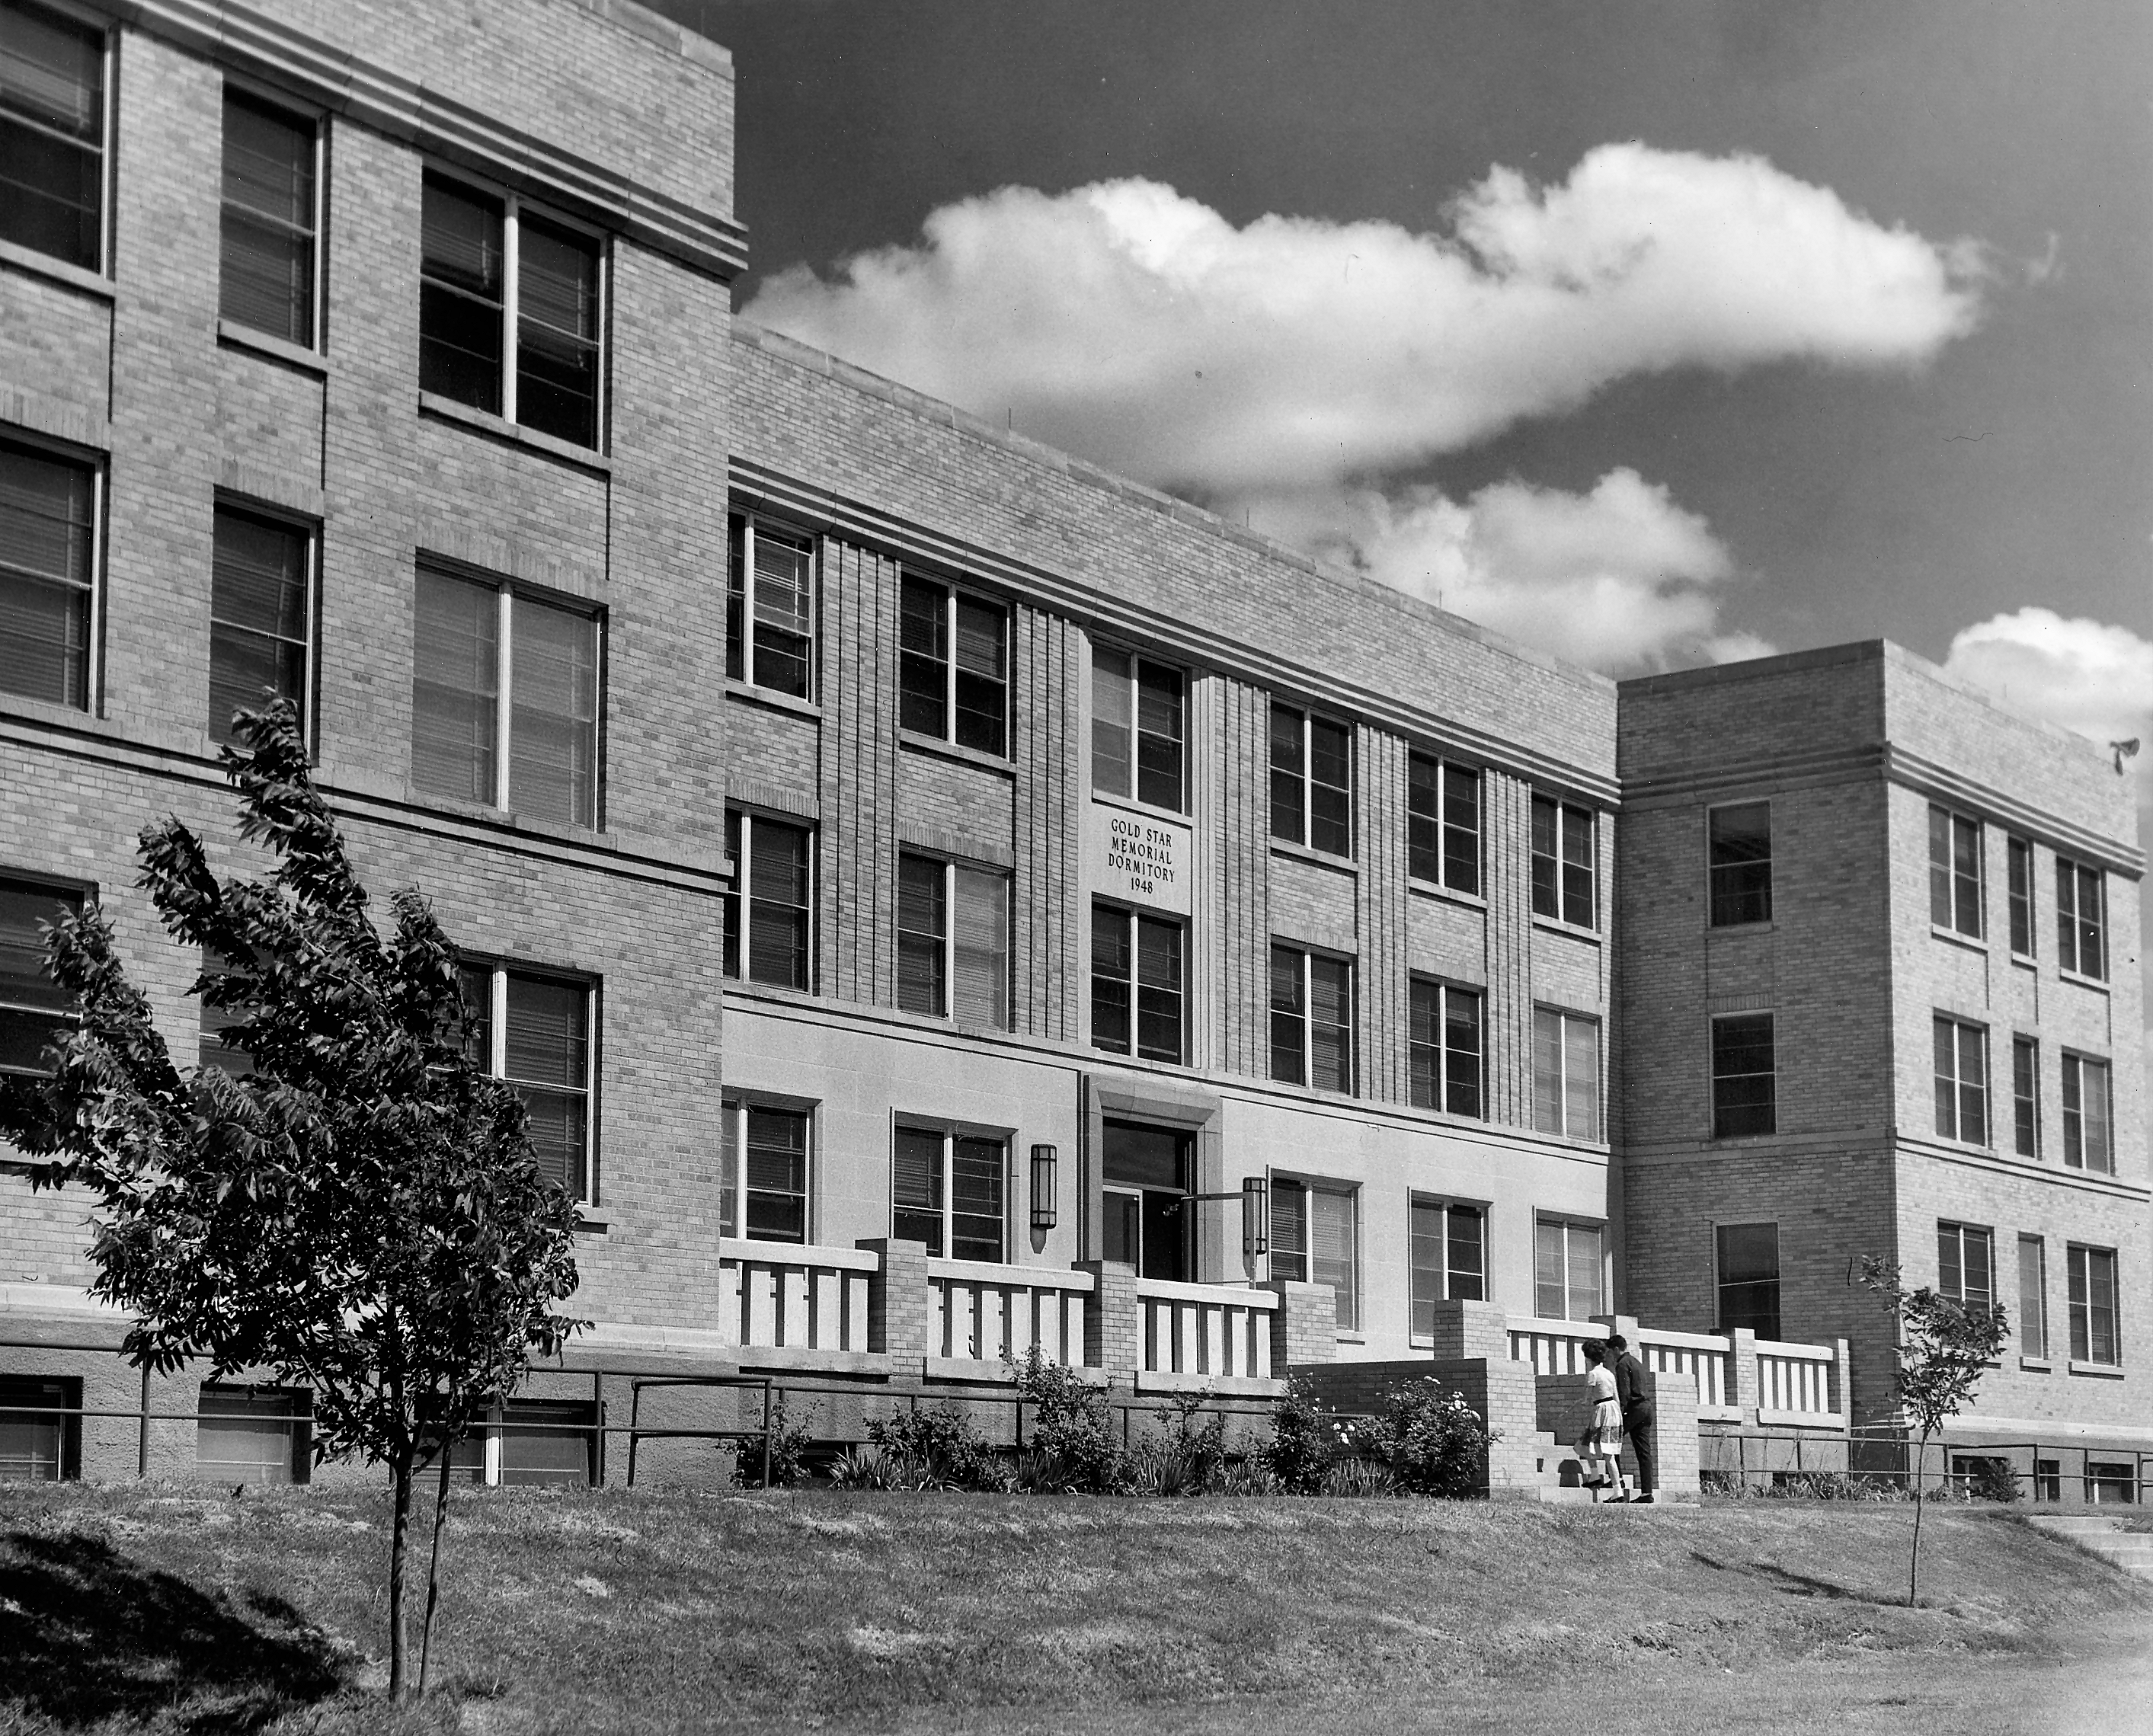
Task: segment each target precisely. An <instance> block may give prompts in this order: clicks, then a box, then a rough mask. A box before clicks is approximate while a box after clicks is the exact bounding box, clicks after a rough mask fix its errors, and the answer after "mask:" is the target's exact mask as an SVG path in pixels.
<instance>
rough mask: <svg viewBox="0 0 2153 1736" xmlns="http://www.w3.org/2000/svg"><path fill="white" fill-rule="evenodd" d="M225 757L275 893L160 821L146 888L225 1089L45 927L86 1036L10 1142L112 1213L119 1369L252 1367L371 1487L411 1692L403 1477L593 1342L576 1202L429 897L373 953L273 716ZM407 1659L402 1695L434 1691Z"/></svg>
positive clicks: (99, 1252)
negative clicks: (216, 1032)
mask: <svg viewBox="0 0 2153 1736" xmlns="http://www.w3.org/2000/svg"><path fill="white" fill-rule="evenodd" d="M238 733H239V736H240V738H241V740H242V743H243V744H244V746H242V747H239V748H231V747H227V748H226V749H225V750H224V752H223V761H224V766H225V771H226V776H228V777H229V778H230V779H231V781H232V783H233V784H234V786H235V787H237V791H238V792H239V809H240V821H239V833H240V836H241V837H242V838H244V839H246V840H247V841H248V842H249V843H253V844H256V845H258V846H261V847H263V848H266V849H267V851H268V852H270V853H271V854H272V856H273V857H274V858H275V859H276V868H275V872H274V873H273V875H272V876H271V877H270V878H268V879H267V881H266V882H263V881H257V880H246V879H224V880H220V879H218V878H216V876H215V875H214V874H212V873H211V872H210V868H209V866H208V862H207V858H206V855H205V853H204V851H203V848H202V846H201V841H200V840H199V839H198V838H196V837H195V835H194V834H193V833H192V832H190V831H188V829H187V828H186V827H184V826H182V825H181V823H180V822H179V821H178V820H176V819H166V820H165V821H164V822H162V823H161V824H159V825H155V826H152V827H150V828H149V829H148V830H146V831H145V832H143V833H142V836H141V842H140V860H141V864H142V871H141V875H140V886H141V887H142V888H143V889H145V891H147V892H148V893H149V894H150V898H151V899H152V900H153V901H154V903H155V905H156V908H157V911H158V914H160V917H161V918H162V919H163V920H164V924H165V928H166V929H167V930H169V931H170V933H171V935H172V937H173V938H174V939H176V940H177V941H179V942H181V944H184V945H187V946H192V947H199V948H201V949H202V953H203V955H204V960H205V964H204V968H203V970H202V971H201V975H200V976H199V977H198V978H197V979H196V982H195V984H194V985H193V988H192V990H191V992H192V993H194V994H196V995H200V996H201V1001H202V1005H204V1006H205V1007H209V1008H215V1009H217V1010H218V1011H220V1012H221V1014H222V1016H223V1018H224V1021H225V1026H224V1030H223V1032H222V1036H223V1039H224V1041H225V1043H226V1046H227V1051H226V1052H227V1056H228V1058H229V1064H228V1065H226V1066H204V1067H185V1068H183V1067H176V1066H175V1065H174V1064H173V1061H172V1059H171V1055H170V1054H169V1053H168V1052H167V1051H166V1049H165V1042H164V1039H163V1038H162V1037H161V1036H159V1034H158V1032H157V1030H156V1028H155V1025H154V1024H153V1022H152V1021H151V1018H150V1006H149V1003H148V1001H147V1000H146V999H145V997H144V995H143V994H142V992H141V991H140V990H139V989H137V988H136V987H135V985H133V984H132V983H131V982H130V981H129V980H128V977H127V974H126V970H125V967H124V966H123V965H122V964H121V962H120V958H119V956H118V955H117V953H116V952H115V949H114V945H113V936H112V928H111V925H110V924H109V922H107V921H106V919H104V916H103V915H102V914H99V912H97V911H95V910H94V909H92V910H86V911H84V913H83V914H81V915H80V916H79V917H69V918H67V919H64V920H62V921H61V922H59V923H58V924H55V925H54V926H53V928H52V929H49V930H48V942H47V944H48V960H49V965H50V969H51V971H52V975H53V980H54V982H55V983H56V984H57V985H59V987H60V988H61V989H63V990H65V991H66V992H67V993H68V994H69V995H71V996H72V997H73V998H74V1002H75V1005H76V1007H77V1010H78V1013H79V1019H78V1021H77V1022H75V1023H74V1025H72V1026H69V1027H66V1028H64V1030H63V1031H61V1032H59V1033H58V1034H57V1035H56V1039H55V1041H54V1043H53V1046H52V1047H51V1048H50V1049H49V1050H48V1051H47V1052H48V1057H49V1058H51V1059H52V1060H53V1061H54V1067H53V1072H52V1073H51V1074H50V1075H49V1076H48V1077H43V1078H40V1079H15V1080H11V1081H8V1082H5V1084H4V1087H0V1134H4V1135H5V1136H6V1137H7V1138H9V1139H11V1140H13V1142H14V1143H15V1144H16V1145H17V1146H18V1148H21V1149H22V1150H23V1152H24V1153H27V1154H28V1155H29V1156H30V1157H32V1158H48V1159H49V1160H50V1161H48V1162H47V1163H43V1164H41V1165H39V1166H38V1168H37V1169H35V1170H34V1171H33V1175H32V1180H33V1183H34V1184H37V1185H39V1186H43V1187H59V1186H62V1185H64V1184H67V1183H69V1182H79V1183H82V1184H87V1185H88V1186H89V1188H90V1189H91V1190H92V1191H93V1192H94V1193H95V1194H96V1195H97V1196H98V1205H99V1211H98V1213H97V1214H96V1219H97V1228H96V1230H95V1233H94V1240H93V1242H92V1245H91V1249H90V1257H91V1260H92V1261H93V1262H94V1265H95V1267H96V1275H95V1278H94V1280H93V1282H92V1284H91V1285H90V1288H91V1290H92V1291H94V1293H95V1294H96V1295H98V1296H101V1297H103V1298H104V1300H106V1301H110V1302H112V1303H115V1304H116V1305H118V1306H120V1307H121V1308H124V1309H125V1310H127V1311H129V1312H130V1313H131V1314H132V1315H133V1316H135V1324H134V1325H133V1326H131V1327H130V1330H129V1331H128V1334H127V1338H126V1344H125V1347H126V1352H127V1355H128V1356H129V1357H130V1358H131V1359H132V1360H133V1361H134V1362H135V1363H136V1364H137V1365H138V1366H140V1367H145V1368H151V1369H155V1370H157V1371H159V1372H171V1371H173V1370H176V1369H178V1368H180V1367H183V1366H184V1365H186V1363H187V1362H190V1361H192V1360H196V1359H199V1360H201V1361H205V1362H207V1363H208V1364H209V1366H210V1367H211V1371H212V1373H213V1375H214V1376H225V1375H230V1374H234V1373H237V1372H240V1371H242V1370H245V1369H248V1368H266V1369H269V1370H272V1371H273V1372H275V1374H276V1376H277V1379H278V1380H279V1381H280V1382H289V1383H292V1384H295V1385H304V1386H305V1387H308V1388H310V1389H311V1391H312V1392H313V1425H314V1435H313V1439H314V1453H315V1456H316V1458H317V1459H329V1458H341V1457H344V1456H347V1455H349V1454H353V1453H356V1454H358V1455H359V1456H360V1457H361V1458H363V1459H365V1460H366V1461H367V1462H368V1463H369V1464H380V1465H385V1466H386V1467H387V1468H388V1470H389V1477H390V1480H391V1484H392V1489H393V1494H394V1524H393V1525H392V1527H391V1531H390V1542H389V1691H390V1693H391V1694H392V1696H394V1697H398V1698H401V1697H402V1696H403V1695H404V1694H405V1691H406V1686H407V1667H406V1661H407V1653H408V1647H407V1644H406V1631H405V1630H406V1622H405V1579H406V1573H405V1569H406V1559H407V1545H408V1543H409V1538H410V1519H411V1496H412V1483H413V1474H414V1471H415V1469H416V1468H417V1467H418V1466H419V1465H420V1464H422V1463H423V1462H424V1461H425V1459H426V1458H427V1457H428V1456H429V1455H430V1454H435V1455H438V1456H439V1459H440V1464H441V1476H440V1491H439V1494H438V1495H437V1497H436V1500H435V1565H434V1566H430V1568H429V1571H428V1597H427V1609H426V1617H427V1629H426V1634H425V1637H428V1638H430V1632H431V1621H432V1616H433V1605H434V1601H435V1590H436V1587H437V1586H438V1578H437V1565H438V1558H439V1548H440V1520H441V1518H442V1515H443V1513H444V1511H445V1507H446V1504H447V1501H448V1488H449V1478H448V1459H449V1451H448V1449H449V1447H450V1445H451V1444H452V1443H454V1442H456V1440H458V1439H459V1438H461V1437H462V1436H464V1435H465V1434H466V1433H467V1432H468V1431H469V1429H470V1428H471V1423H472V1422H473V1420H474V1418H476V1416H477V1415H479V1414H480V1413H481V1408H482V1407H483V1406H484V1405H485V1404H486V1403H487V1401H488V1400H489V1399H490V1398H491V1397H493V1396H494V1395H496V1394H498V1393H502V1392H507V1391H509V1390H510V1389H511V1388H512V1387H514V1386H515V1385H516V1384H517V1381H518V1380H519V1379H520V1378H521V1377H522V1376H523V1375H524V1373H525V1372H526V1371H527V1369H528V1367H529V1366H530V1362H531V1359H532V1357H534V1356H551V1355H552V1354H554V1353H555V1352H557V1351H558V1349H559V1348H560V1347H561V1345H562V1343H563V1342H565V1341H566V1340H567V1339H568V1336H569V1335H570V1334H571V1333H573V1331H576V1330H578V1328H579V1327H580V1326H582V1325H583V1322H582V1321H572V1320H569V1319H567V1318H565V1317H563V1316H561V1315H559V1314H557V1313H555V1312H553V1311H552V1307H553V1305H554V1304H555V1303H556V1302H557V1301H561V1300H562V1299H563V1298H565V1297H567V1296H568V1295H569V1294H570V1293H571V1292H573V1291H574V1289H575V1287H576V1268H575V1261H574V1259H573V1229H574V1225H575V1214H574V1209H573V1205H572V1204H571V1203H570V1202H569V1200H568V1198H567V1196H566V1195H565V1194H563V1193H562V1191H561V1190H560V1189H558V1188H556V1187H554V1186H552V1184H549V1183H548V1182H547V1181H546V1180H545V1179H544V1178H543V1177H542V1175H541V1173H540V1172H539V1170H538V1168H537V1163H535V1161H534V1160H533V1158H532V1149H531V1140H530V1135H529V1131H528V1128H527V1122H526V1117H525V1113H524V1108H523V1105H522V1102H520V1100H519V1099H518V1098H517V1096H516V1094H515V1092H513V1091H512V1089H510V1088H509V1087H506V1086H505V1085H503V1084H501V1082H499V1081H497V1080H495V1079H492V1078H491V1077H487V1076H486V1074H485V1073H484V1072H482V1071H481V1069H480V1067H478V1065H477V1064H476V1061H474V1060H473V1059H472V1058H471V1053H470V1050H469V1047H468V1046H467V1042H466V1018H467V1015H466V1009H465V1006H464V1003H463V1000H462V997H461V994H460V992H459V990H458V985H457V980H456V953H455V950H454V949H453V948H452V947H451V946H450V944H449V941H448V939H447V937H446V936H445V935H444V934H442V932H441V929H440V924H438V923H437V922H435V919H434V915H433V912H432V911H431V910H430V909H429V908H428V907H427V905H426V904H425V900H424V899H421V898H420V895H419V894H418V893H417V892H416V891H415V890H410V889H407V890H405V891H401V892H398V893H395V894H394V896H393V897H392V898H391V899H390V900H389V909H390V914H391V918H392V922H391V925H390V931H389V934H387V935H386V936H384V935H383V934H380V933H378V932H377V931H376V929H375V927H374V923H373V921H372V919H371V918H370V917H369V914H368V909H367V895H366V892H365V890H364V888H363V887H362V886H361V885H360V884H359V878H358V876H357V875H356V874H355V873H354V871H353V868H352V865H351V862H350V859H349V857H348V856H347V854H346V853H345V850H344V840H343V838H342V837H341V836H340V834H339V833H338V829H337V827H336V823H335V822H334V820H333V818H332V817H331V816H330V814H329V812H328V807H327V806H326V805H325V804H324V803H323V800H322V798H321V796H320V794H319V792H318V791H317V790H316V789H315V787H314V785H313V778H312V776H311V774H310V771H309V769H308V761H307V755H306V749H305V746H304V744H303V741H302V740H301V738H300V735H299V731H298V721H297V718H296V716H295V715H294V713H293V710H292V708H291V706H290V705H288V704H284V703H280V704H278V705H276V706H275V707H273V708H272V710H268V711H267V712H263V713H242V714H241V715H240V718H239V720H238ZM418 1690H419V1692H420V1693H424V1692H425V1662H424V1657H423V1652H422V1657H421V1662H420V1672H419V1683H418Z"/></svg>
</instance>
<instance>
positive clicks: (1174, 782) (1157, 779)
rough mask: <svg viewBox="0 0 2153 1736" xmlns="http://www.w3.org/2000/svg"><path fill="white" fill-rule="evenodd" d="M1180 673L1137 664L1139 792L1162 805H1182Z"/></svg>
mask: <svg viewBox="0 0 2153 1736" xmlns="http://www.w3.org/2000/svg"><path fill="white" fill-rule="evenodd" d="M1181 760H1182V723H1181V675H1180V673H1179V672H1178V670H1174V669H1161V668H1159V667H1158V665H1157V664H1150V663H1142V664H1138V665H1137V794H1138V797H1140V798H1141V799H1143V801H1146V802H1153V803H1156V804H1157V805H1158V807H1170V808H1174V809H1177V810H1178V808H1179V807H1181V799H1182V797H1181Z"/></svg>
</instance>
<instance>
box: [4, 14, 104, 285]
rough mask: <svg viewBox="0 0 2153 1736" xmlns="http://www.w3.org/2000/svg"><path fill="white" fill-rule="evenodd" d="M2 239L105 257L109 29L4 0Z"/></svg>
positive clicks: (80, 258)
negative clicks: (106, 48)
mask: <svg viewBox="0 0 2153 1736" xmlns="http://www.w3.org/2000/svg"><path fill="white" fill-rule="evenodd" d="M0 241H8V242H13V243H14V245H15V246H17V247H28V249H29V250H30V251H31V252H33V253H43V254H46V255H48V256H49V257H52V258H54V259H58V260H61V261H63V262H65V263H67V264H69V265H73V266H79V267H81V268H82V269H83V270H84V271H86V272H94V271H96V270H97V269H98V268H99V265H100V263H101V262H102V261H103V258H104V30H103V28H100V27H99V26H96V25H91V24H85V23H81V22H80V21H79V20H77V19H75V18H69V17H68V16H66V15H65V14H64V13H58V12H50V11H48V10H47V9H46V8H43V7H42V6H37V5H33V4H30V3H29V0H0Z"/></svg>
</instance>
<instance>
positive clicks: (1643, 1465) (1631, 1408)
mask: <svg viewBox="0 0 2153 1736" xmlns="http://www.w3.org/2000/svg"><path fill="white" fill-rule="evenodd" d="M1607 1349H1608V1352H1609V1353H1610V1354H1609V1357H1608V1360H1609V1361H1610V1362H1612V1363H1613V1364H1614V1365H1615V1397H1616V1399H1617V1400H1618V1401H1619V1402H1620V1403H1621V1406H1622V1433H1624V1434H1625V1435H1626V1436H1628V1437H1629V1441H1630V1450H1631V1452H1633V1453H1636V1455H1637V1492H1636V1494H1634V1495H1632V1496H1631V1498H1630V1499H1631V1500H1633V1501H1645V1502H1651V1501H1652V1499H1653V1497H1652V1491H1653V1490H1654V1489H1657V1487H1658V1486H1659V1480H1660V1479H1659V1478H1658V1476H1657V1471H1658V1469H1659V1468H1658V1466H1657V1464H1655V1463H1654V1458H1655V1455H1654V1453H1653V1450H1652V1422H1653V1415H1652V1382H1651V1379H1650V1377H1648V1376H1647V1374H1646V1372H1645V1365H1644V1364H1643V1363H1642V1362H1639V1361H1638V1360H1637V1353H1636V1352H1635V1351H1633V1350H1631V1348H1630V1341H1629V1340H1628V1339H1626V1338H1625V1337H1624V1336H1622V1335H1621V1333H1620V1332H1610V1333H1609V1334H1608V1335H1607Z"/></svg>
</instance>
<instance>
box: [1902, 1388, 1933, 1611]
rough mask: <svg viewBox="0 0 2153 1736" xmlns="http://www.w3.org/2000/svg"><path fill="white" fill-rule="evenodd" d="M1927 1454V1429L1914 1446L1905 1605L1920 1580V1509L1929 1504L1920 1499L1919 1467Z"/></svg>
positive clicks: (1908, 1604) (1910, 1601)
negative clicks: (1910, 1552)
mask: <svg viewBox="0 0 2153 1736" xmlns="http://www.w3.org/2000/svg"><path fill="white" fill-rule="evenodd" d="M1928 1456H1929V1437H1928V1432H1927V1430H1926V1429H1924V1430H1923V1431H1922V1433H1921V1440H1920V1442H1919V1443H1917V1444H1916V1446H1915V1448H1914V1554H1913V1559H1912V1560H1910V1561H1908V1562H1907V1564H1906V1607H1907V1608H1908V1609H1911V1608H1913V1607H1914V1593H1915V1591H1916V1588H1917V1587H1918V1586H1920V1584H1921V1509H1923V1508H1924V1507H1926V1506H1927V1505H1928V1503H1927V1501H1925V1500H1923V1499H1921V1467H1922V1465H1923V1464H1925V1463H1926V1462H1927V1459H1928Z"/></svg>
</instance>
